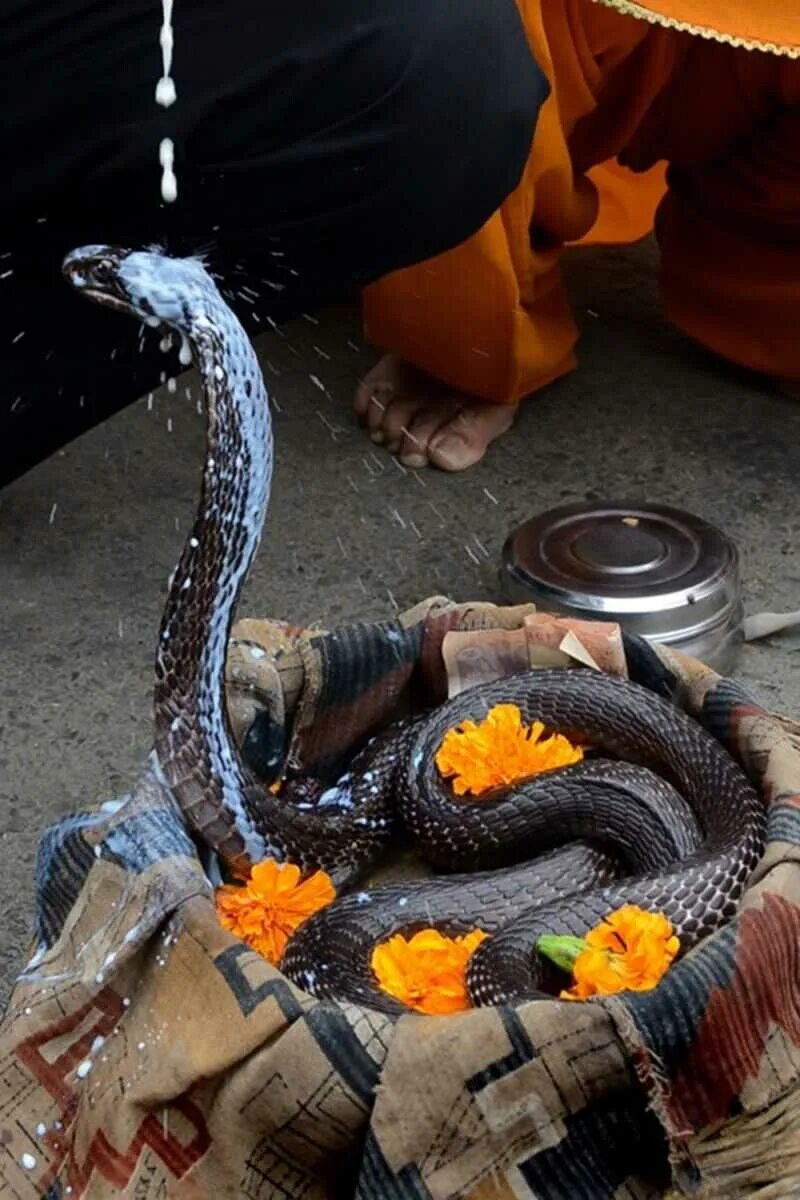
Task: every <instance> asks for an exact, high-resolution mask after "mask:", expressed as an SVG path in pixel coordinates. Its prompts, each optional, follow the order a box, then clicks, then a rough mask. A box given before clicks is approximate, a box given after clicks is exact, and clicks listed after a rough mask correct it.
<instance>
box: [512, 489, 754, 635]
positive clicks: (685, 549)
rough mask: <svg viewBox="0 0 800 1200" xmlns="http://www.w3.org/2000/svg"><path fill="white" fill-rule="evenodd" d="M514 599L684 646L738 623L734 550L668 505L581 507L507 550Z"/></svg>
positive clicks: (520, 534)
mask: <svg viewBox="0 0 800 1200" xmlns="http://www.w3.org/2000/svg"><path fill="white" fill-rule="evenodd" d="M502 576H503V583H504V590H505V591H506V594H507V596H508V597H509V598H510V599H512V600H513V601H524V600H532V601H534V602H535V603H536V604H537V605H539V607H541V608H543V609H548V610H550V611H554V612H561V613H566V614H568V615H570V616H577V617H583V618H586V619H589V620H605V621H618V622H619V623H620V624H621V625H624V627H625V628H626V629H627V630H629V631H630V632H631V633H638V634H641V635H642V636H644V637H647V638H651V639H654V640H663V641H677V640H680V639H681V638H686V637H690V636H693V635H696V634H697V633H698V632H700V631H702V630H703V629H706V628H708V627H709V626H712V625H717V624H719V623H721V622H724V621H726V620H731V619H738V616H737V614H738V613H739V610H740V605H741V596H740V584H739V560H738V553H737V550H736V547H735V545H734V544H733V542H731V540H730V539H729V538H728V537H726V535H725V534H724V533H722V532H721V531H720V530H719V529H716V528H714V526H713V525H709V524H708V523H707V522H705V521H702V520H701V519H700V518H699V517H695V516H692V515H691V513H686V512H682V511H681V510H680V509H677V508H669V507H667V506H666V505H646V506H642V505H637V504H619V503H602V502H601V503H594V502H588V503H580V504H569V505H564V506H563V507H561V508H555V509H551V510H550V511H549V512H545V513H542V514H541V515H540V516H538V517H534V518H533V519H532V520H530V521H526V522H525V524H524V525H521V526H520V527H519V528H518V529H516V530H514V532H513V533H511V534H510V536H509V537H508V539H507V541H506V544H505V546H504V548H503V570H502Z"/></svg>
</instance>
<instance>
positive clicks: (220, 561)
mask: <svg viewBox="0 0 800 1200" xmlns="http://www.w3.org/2000/svg"><path fill="white" fill-rule="evenodd" d="M63 270H64V275H65V277H66V279H67V281H68V282H69V283H70V284H71V286H72V287H73V288H75V289H76V290H77V291H78V292H80V293H82V294H83V295H85V296H86V297H88V298H89V299H91V300H93V301H95V302H96V303H99V304H101V305H105V306H106V307H110V308H114V309H117V310H119V311H122V312H127V313H128V314H130V315H132V316H135V317H137V318H138V319H139V320H140V321H143V322H145V323H146V324H148V325H151V326H154V327H162V326H163V327H166V328H167V329H168V330H172V331H176V332H177V333H178V334H179V335H180V336H181V337H182V338H183V339H184V341H185V342H188V345H189V347H190V350H191V354H192V357H193V359H194V361H195V363H196V365H197V367H198V369H199V371H200V375H201V378H202V381H203V386H204V391H205V398H206V405H207V414H208V426H207V452H206V460H205V464H204V468H203V477H202V487H201V495H200V502H199V505H198V509H197V514H196V518H195V522H194V525H193V528H192V531H191V533H190V535H189V537H188V538H187V540H186V543H185V545H184V547H183V551H182V554H181V557H180V560H179V563H178V566H177V568H176V570H175V573H174V575H173V577H172V580H171V582H170V587H169V592H168V597H167V601H166V606H165V609H164V614H163V617H162V622H161V629H160V633H159V640H158V648H157V654H156V666H155V692H154V724H155V748H156V754H157V757H158V761H159V764H160V767H161V770H162V772H163V774H164V777H165V779H166V781H167V783H168V785H169V787H170V788H171V790H172V793H173V795H174V796H175V798H176V800H177V803H178V804H179V806H180V808H181V810H182V812H183V814H184V818H185V820H186V822H187V824H188V826H189V827H190V828H191V829H192V831H193V833H194V834H195V835H196V836H197V837H198V839H200V840H201V841H202V842H204V843H205V844H207V845H209V846H211V848H212V849H214V850H215V851H216V852H217V853H218V854H219V855H220V857H221V859H222V860H223V861H224V862H225V863H226V864H227V866H228V868H229V869H230V870H231V871H232V872H234V873H241V872H242V871H245V870H246V869H247V868H248V867H249V866H250V865H252V864H253V863H254V862H257V861H259V860H261V859H263V858H266V857H274V858H276V859H278V860H280V861H287V860H288V861H291V862H295V863H297V864H298V865H299V866H300V867H301V868H303V869H304V870H310V869H312V868H316V867H320V868H323V869H324V870H326V871H328V872H329V874H330V875H331V876H332V878H333V880H334V883H335V884H336V886H337V890H338V893H339V895H338V897H337V899H336V901H334V903H333V904H332V905H330V906H329V907H328V908H326V909H324V910H323V911H322V912H320V913H318V914H317V915H316V916H315V917H312V918H311V919H310V920H308V921H307V922H305V924H304V925H302V926H301V927H300V929H299V930H298V932H297V933H296V934H295V935H294V937H293V938H292V939H291V940H290V942H289V945H288V947H287V949H286V952H285V954H284V957H283V961H282V963H281V967H282V969H283V970H284V972H285V973H286V974H287V975H288V976H289V977H290V978H291V979H293V980H294V981H295V982H297V983H298V984H299V985H300V986H302V987H304V988H305V989H306V990H307V991H310V992H312V993H314V994H316V995H319V996H328V997H332V998H335V999H338V1000H354V1001H358V1002H360V1003H363V1004H368V1005H372V1006H373V1007H376V1008H381V1009H384V1010H387V1011H401V1009H400V1006H399V1005H398V1004H397V1002H396V1001H394V1000H392V999H391V998H390V997H388V996H386V995H385V994H384V993H382V992H381V991H380V990H379V989H378V988H377V986H376V984H375V982H374V980H373V978H372V975H371V971H370V966H369V959H370V954H371V950H372V948H373V947H374V945H375V944H376V943H377V942H378V941H381V940H383V939H384V938H386V937H387V936H389V935H390V934H392V933H395V932H401V931H402V932H409V931H412V930H414V929H416V928H420V927H422V926H427V925H435V926H436V927H437V928H440V929H441V930H442V931H443V932H449V933H459V932H466V931H468V930H470V929H472V928H474V927H475V926H476V925H480V926H481V927H482V928H484V929H485V930H486V931H487V932H488V933H489V934H490V935H491V936H490V937H489V938H488V939H487V940H486V941H485V942H484V943H483V944H482V945H481V946H480V947H479V949H478V950H477V951H476V953H475V954H474V955H473V957H472V959H471V962H470V966H469V974H468V986H469V991H470V995H471V998H472V1000H473V1002H474V1003H477V1004H486V1003H496V1002H500V1001H505V1000H508V999H511V998H518V997H520V996H535V995H537V994H542V992H546V991H547V990H548V988H549V987H550V986H552V980H548V968H546V967H545V965H544V964H543V963H542V962H541V960H540V959H539V957H538V956H537V955H536V953H535V951H534V945H535V941H536V939H537V937H538V936H539V934H540V933H544V932H550V933H574V934H578V935H580V934H582V933H584V932H585V931H586V930H587V929H588V928H589V927H590V926H592V925H594V924H596V923H597V922H598V921H599V920H602V918H603V917H604V916H605V915H607V914H608V912H609V911H611V910H612V909H614V908H616V907H618V906H619V905H620V904H623V903H627V902H631V903H636V904H639V905H640V906H642V907H644V908H647V909H650V910H659V911H663V912H665V913H666V914H667V915H668V916H669V917H670V919H671V920H672V922H673V924H674V926H675V928H676V932H677V933H678V934H679V936H680V938H681V949H682V951H684V950H686V949H687V948H689V947H691V946H692V945H693V944H695V943H696V942H697V941H698V940H699V939H700V938H702V937H703V936H705V935H706V934H708V933H710V932H712V931H713V930H714V929H716V928H718V927H719V926H720V925H721V924H723V923H725V922H727V921H728V920H730V918H731V917H732V915H733V914H734V913H735V911H736V907H737V904H738V901H739V898H740V896H741V894H742V891H743V890H744V887H745V885H746V883H747V879H748V877H749V875H750V874H751V872H752V870H753V868H754V867H755V865H756V863H757V861H758V857H759V854H760V852H761V848H762V845H763V837H764V824H765V816H764V812H763V807H762V804H761V801H760V799H759V797H758V795H757V793H756V791H755V789H754V788H753V787H752V786H751V784H750V783H749V782H748V780H747V778H746V777H745V775H744V774H743V772H742V771H741V770H740V768H739V767H738V766H737V765H736V763H735V762H734V761H733V759H732V758H731V757H730V756H729V755H728V754H727V753H726V751H725V750H724V749H723V747H722V746H721V745H720V744H719V743H718V742H717V741H716V740H715V739H714V738H712V737H711V735H710V734H708V733H706V732H705V731H704V730H703V729H702V727H701V726H700V725H699V724H697V723H696V722H694V721H693V720H691V719H690V718H689V717H688V716H686V715H685V714H684V713H683V712H681V711H680V710H678V709H677V708H676V707H674V706H673V705H671V704H670V703H669V702H667V701H666V700H662V699H661V698H659V697H657V696H655V695H653V694H652V693H651V692H649V691H647V690H645V689H644V688H641V687H639V686H638V685H636V684H634V683H631V682H627V681H622V680H618V679H614V678H611V677H609V676H604V675H599V674H597V673H595V672H588V671H533V672H527V673H524V674H521V675H518V676H514V677H512V678H509V679H504V680H500V681H498V682H496V683H493V684H489V685H482V686H480V687H478V688H474V689H470V690H469V691H466V692H464V693H462V694H461V695H459V696H457V697H456V698H455V699H453V700H450V701H448V702H447V703H446V704H443V705H441V706H440V707H439V708H437V709H436V710H434V711H432V712H430V713H427V714H424V715H423V716H421V717H418V718H416V719H414V720H413V721H411V722H406V723H401V724H400V725H398V726H397V727H395V728H392V729H389V730H385V731H382V732H379V733H378V734H377V735H376V736H375V737H374V738H373V740H372V741H371V742H370V743H369V744H368V745H367V746H366V747H365V748H363V749H362V750H360V751H359V753H358V755H356V757H355V758H354V759H353V761H352V762H351V763H350V766H349V769H348V774H347V775H346V776H345V777H344V778H342V779H341V780H339V781H338V783H337V784H336V786H335V787H330V786H327V785H326V783H324V782H323V781H321V780H313V779H299V780H295V781H289V782H288V783H287V784H286V785H285V787H284V788H283V789H282V791H281V794H280V795H279V796H275V795H272V794H271V793H270V792H269V791H268V790H267V789H266V788H265V786H264V784H263V782H259V781H258V780H256V779H255V778H253V777H252V775H251V773H250V772H249V771H248V769H247V767H246V765H245V764H244V762H243V761H242V758H241V755H240V753H239V750H238V747H237V745H236V743H235V739H234V738H233V735H232V732H231V728H230V724H229V721H228V715H227V709H226V702H225V685H224V667H225V654H226V649H227V644H228V638H229V634H230V629H231V625H232V621H233V617H234V613H235V610H236V605H237V601H238V598H239V594H240V592H241V588H242V586H243V583H244V580H245V578H246V576H247V572H248V570H249V567H250V564H251V562H252V560H253V557H254V555H255V553H256V550H257V547H258V543H259V540H260V536H261V530H262V527H263V523H264V519H265V516H266V511H267V505H268V501H269V492H270V484H271V477H272V459H273V437H272V429H271V421H270V412H269V400H268V396H267V392H266V388H265V386H264V382H263V378H262V375H261V371H260V369H259V366H258V362H257V359H256V356H255V353H254V351H253V349H252V346H251V345H250V342H249V340H248V338H247V336H246V335H245V333H244V331H243V329H242V327H241V326H240V324H239V322H238V320H237V319H236V317H235V315H234V314H233V313H232V312H231V310H230V309H229V308H228V306H227V305H226V304H225V302H224V300H223V299H222V297H221V296H220V294H219V292H218V290H217V287H216V285H215V283H214V281H213V280H212V278H211V277H210V275H209V274H208V272H207V271H206V269H205V267H204V265H203V263H202V262H201V261H200V260H199V259H193V258H190V259H176V258H170V257H167V256H166V255H163V254H161V253H159V252H158V251H155V250H147V251H127V250H120V249H116V248H113V247H108V246H89V247H84V248H82V249H80V250H76V251H74V252H72V253H71V254H70V255H68V256H67V258H66V259H65V261H64V267H63ZM500 702H503V703H509V702H511V703H515V704H517V705H518V706H519V708H520V709H521V711H522V714H523V717H524V718H525V719H526V720H527V721H534V720H541V721H542V722H543V723H544V724H545V726H546V727H547V728H549V729H553V730H558V731H560V732H562V733H564V734H566V735H567V736H572V737H578V738H581V739H584V740H586V741H588V742H589V743H590V745H591V746H592V748H593V754H592V755H589V756H587V758H586V759H585V760H584V761H583V762H581V763H579V764H576V765H575V766H571V767H567V768H565V769H563V770H560V771H555V772H550V773H548V774H547V775H543V776H539V777H538V778H536V779H533V780H531V781H528V782H523V783H521V784H518V785H515V786H514V787H512V788H511V789H509V790H507V791H506V792H504V793H497V794H492V795H490V796H488V797H483V798H481V801H480V802H477V803H476V802H470V801H468V800H464V799H457V798H456V797H455V796H454V795H453V794H452V792H451V789H450V788H449V786H448V785H447V784H446V783H445V782H444V781H442V779H441V778H440V777H439V774H438V772H437V770H436V767H435V763H434V758H435V754H436V750H437V749H438V746H439V745H440V743H441V740H442V737H443V736H444V734H445V733H446V731H447V730H448V729H450V728H452V727H453V726H455V725H457V724H458V723H459V722H460V721H462V720H464V719H465V718H468V717H469V718H472V719H480V718H481V717H482V716H484V715H485V714H486V713H487V712H488V710H489V708H490V707H491V706H492V705H494V704H496V703H500ZM401 828H402V829H404V830H405V831H406V832H407V833H410V834H411V836H412V837H413V838H414V840H415V841H416V843H417V845H418V847H419V848H420V849H421V850H422V852H423V853H424V854H425V855H426V856H427V858H428V859H429V861H430V862H431V863H432V864H433V865H434V866H435V867H437V868H439V869H440V871H442V872H444V874H440V875H438V876H437V877H435V878H433V879H426V880H423V881H418V882H414V883H407V884H392V885H387V886H384V887H379V888H372V889H368V890H364V891H358V890H354V889H355V887H356V886H357V885H358V881H359V878H360V877H361V876H362V875H363V874H364V873H365V872H366V871H367V870H368V868H369V867H370V866H371V865H372V864H373V863H374V862H375V861H376V860H377V859H378V857H379V856H380V855H381V853H382V852H383V851H384V850H385V849H386V848H387V846H388V845H389V844H390V842H391V840H392V838H393V837H394V835H395V832H396V831H397V830H399V829H401Z"/></svg>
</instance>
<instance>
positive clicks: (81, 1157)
mask: <svg viewBox="0 0 800 1200" xmlns="http://www.w3.org/2000/svg"><path fill="white" fill-rule="evenodd" d="M529 611H530V609H529V608H524V609H517V608H499V607H495V606H493V605H487V604H474V605H469V604H467V605H457V604H453V603H451V602H449V601H448V600H446V599H444V598H442V597H434V598H433V599H430V600H426V601H424V602H423V603H421V604H419V605H417V606H416V607H415V608H414V609H412V610H410V611H409V612H406V613H403V614H401V615H400V616H398V617H395V618H393V619H392V620H388V621H382V622H375V623H369V624H359V625H352V626H347V627H343V628H340V629H338V630H336V631H334V632H332V633H326V632H324V631H321V630H300V629H293V628H292V627H290V626H287V625H285V624H281V623H278V622H270V621H255V620H253V621H243V622H240V624H239V625H238V626H237V628H236V629H235V630H234V636H233V639H232V643H231V649H230V654H229V661H228V686H229V709H230V713H231V716H232V720H233V725H234V729H235V731H236V734H237V737H238V738H239V740H240V743H241V744H242V747H243V751H244V753H245V756H246V757H248V758H249V760H250V762H251V765H252V766H253V767H255V768H256V769H257V767H258V762H259V759H260V756H261V755H265V754H266V755H269V754H271V753H272V752H273V751H274V747H275V746H276V745H277V746H280V748H281V750H282V752H283V753H284V754H285V756H286V761H287V763H288V765H289V767H290V768H292V769H297V770H300V769H302V770H306V771H311V772H317V773H324V774H327V773H331V774H335V773H336V772H337V771H340V770H342V769H343V765H344V763H345V762H346V761H347V758H348V756H349V753H350V751H351V748H352V747H353V746H354V745H355V744H357V743H359V742H363V739H364V736H365V735H366V734H367V733H369V732H370V731H371V730H372V729H374V728H376V727H378V726H379V725H381V724H383V723H385V722H386V721H387V720H389V719H390V718H391V717H392V716H393V715H395V714H396V713H397V712H399V711H401V710H404V711H408V710H409V709H411V710H413V709H414V708H415V707H418V706H420V705H430V704H431V703H436V702H439V701H441V700H442V699H443V698H444V696H445V694H446V688H447V682H446V678H445V673H444V668H443V656H442V642H443V639H444V637H445V635H446V634H447V633H448V632H449V631H451V630H478V629H490V628H505V629H514V628H517V627H519V625H520V624H521V622H522V621H523V619H524V616H525V614H526V613H527V612H529ZM625 652H626V657H627V663H628V670H629V674H630V676H631V678H633V679H635V680H637V681H638V682H639V683H641V684H643V685H645V686H646V687H648V688H651V689H652V690H653V691H654V692H656V693H658V694H660V695H661V696H665V697H668V698H671V699H672V700H673V701H674V702H675V703H677V704H679V705H680V706H682V707H683V708H684V709H686V710H687V711H688V712H689V713H691V714H692V715H693V716H694V717H696V718H697V719H698V720H699V721H701V722H702V723H703V724H704V725H705V726H706V728H707V729H709V730H710V731H711V732H712V733H713V734H714V735H715V736H716V737H717V738H718V739H719V740H720V741H721V742H722V743H723V744H724V745H725V746H726V747H727V748H728V750H729V751H730V753H731V754H732V755H733V756H734V757H735V758H737V759H738V761H739V762H740V763H741V765H742V766H743V768H744V770H745V771H746V772H747V774H748V775H749V777H750V778H751V780H752V781H753V782H754V783H755V784H756V786H757V787H758V788H759V789H760V792H761V794H762V795H763V798H764V803H765V805H767V806H768V810H769V818H768V841H767V846H766V850H765V853H764V857H763V859H762V861H761V863H760V866H759V868H758V869H757V871H756V873H755V875H754V877H753V879H752V880H751V882H750V887H749V890H748V892H747V894H746V896H745V899H744V902H743V904H742V906H741V910H740V913H739V916H738V917H737V919H736V920H735V921H734V922H733V923H732V924H731V925H729V926H728V927H727V928H725V929H724V930H722V931H721V932H719V933H717V934H715V935H714V936H713V937H711V938H709V939H708V940H707V941H705V942H704V943H703V944H701V945H700V946H699V947H697V949H696V950H695V951H693V952H692V953H691V954H689V955H688V956H687V957H686V958H684V959H682V960H681V961H680V962H679V963H677V964H676V965H675V966H674V967H673V968H672V969H671V970H670V971H669V972H668V974H667V976H666V977H665V979H664V980H663V981H662V983H661V984H660V985H659V987H658V988H656V989H655V990H654V991H652V992H649V993H645V994H640V995H630V994H628V995H625V996H622V997H609V998H606V999H604V1000H600V1001H592V1002H589V1003H584V1004H574V1003H573V1004H569V1003H564V1002H559V1001H557V1000H553V1001H537V1002H533V1003H526V1004H523V1005H521V1006H514V1007H512V1006H506V1007H503V1008H497V1009H491V1008H489V1009H476V1010H472V1011H469V1012H465V1013H460V1014H457V1015H454V1016H450V1017H435V1018H434V1017H424V1016H419V1015H416V1014H408V1015H407V1016H403V1017H401V1018H400V1019H399V1020H393V1019H392V1018H390V1017H387V1016H385V1015H382V1014H378V1013H374V1012H371V1011H367V1010H362V1009H359V1008H357V1007H354V1006H347V1005H343V1006H339V1005H336V1004H334V1003H331V1002H323V1001H318V1000H316V999H314V998H313V997H311V996H309V995H306V994H305V993H303V992H302V991H301V990H300V989H299V988H297V987H295V986H294V985H292V984H291V983H289V982H288V981H287V980H286V979H285V978H283V977H282V975H281V974H280V972H279V971H278V970H276V969H275V968H273V967H271V966H269V965H268V964H267V963H266V962H265V961H264V960H263V959H261V958H260V957H259V956H258V955H257V954H255V953H253V952H252V951H250V950H249V949H248V948H247V947H246V946H244V945H243V944H242V943H240V942H238V941H237V940H236V939H235V938H233V937H232V936H231V935H230V934H228V933H227V932H226V931H224V930H223V929H222V928H221V927H220V925H219V923H218V921H217V917H216V913H215V909H214V903H213V892H212V889H211V886H210V884H209V881H208V877H207V871H208V869H209V863H208V861H206V862H203V861H202V860H203V858H204V857H206V856H204V855H203V853H202V851H201V852H200V853H199V854H198V850H197V848H196V847H195V845H194V843H193V842H192V840H191V839H190V838H189V836H188V835H187V832H186V831H185V829H184V826H183V823H182V820H181V815H180V812H179V811H178V809H177V806H176V804H175V802H174V800H173V798H172V797H171V795H170V794H169V792H168V791H167V790H166V789H165V787H164V786H163V785H162V784H160V783H159V782H158V780H157V778H156V775H155V773H154V772H153V771H152V769H151V768H150V766H146V767H145V769H144V770H143V772H142V775H141V777H140V779H139V781H138V782H137V784H136V786H135V788H134V789H133V791H132V792H131V793H130V795H128V796H125V797H121V798H119V799H117V800H115V801H112V802H110V803H107V804H105V805H103V806H102V807H100V808H99V809H93V810H91V811H83V812H77V813H75V814H74V815H73V816H70V817H68V818H66V819H64V820H62V821H61V822H59V824H58V825H57V826H55V827H54V828H53V829H51V830H49V831H48V832H47V833H46V834H45V836H44V838H43V840H42V843H41V847H40V851H39V860H38V866H37V906H36V915H35V945H34V947H33V950H32V956H31V959H30V961H29V963H28V965H27V966H26V968H25V970H24V971H23V973H22V975H21V976H20V978H19V980H18V982H17V984H16V987H15V990H14V993H13V996H12V999H11V1003H10V1006H9V1009H8V1012H7V1014H6V1017H5V1020H4V1022H3V1024H2V1027H0V1151H1V1153H0V1197H2V1198H3V1200H5V1198H6V1197H8V1198H9V1200H11V1198H12V1197H13V1198H14V1200H28V1198H30V1200H34V1198H36V1200H39V1198H41V1197H46V1198H47V1200H66V1198H67V1197H69V1198H70V1200H78V1198H79V1197H90V1198H95V1197H107V1196H108V1197H110V1196H117V1195H124V1196H126V1197H136V1198H137V1200H142V1198H146V1200H151V1198H152V1200H156V1198H159V1200H161V1198H167V1197H169V1198H173V1197H178V1198H184V1197H185V1198H186V1200H201V1198H206V1197H208V1198H210V1200H224V1198H227V1197H231V1198H235V1200H256V1198H258V1200H278V1198H281V1200H353V1198H357V1200H456V1198H464V1200H532V1198H533V1197H537V1198H547V1200H556V1198H563V1200H579V1198H581V1197H586V1198H587V1200H595V1198H597V1200H601V1198H603V1200H605V1198H608V1200H611V1198H612V1197H614V1198H616V1200H623V1198H626V1200H627V1198H631V1200H633V1198H636V1200H642V1198H644V1197H656V1196H713V1197H725V1198H726V1200H728V1198H730V1197H735V1196H747V1197H751V1196H752V1197H784V1196H785V1197H790V1196H798V1195H800V727H799V726H797V725H794V724H792V723H791V722H789V721H787V720H784V719H782V718H780V717H778V716H775V715H773V714H770V713H767V712H765V711H763V710H761V709H760V708H759V707H758V706H757V705H756V704H754V703H753V701H752V700H750V699H749V698H748V696H747V695H746V693H745V692H744V691H743V690H742V689H741V688H740V687H739V686H738V685H737V684H735V683H732V682H731V681H729V680H723V679H720V678H719V677H718V676H717V675H715V674H714V673H713V672H711V671H710V670H708V669H707V668H705V667H703V666H702V665H701V664H699V663H697V662H694V661H690V660H687V659H685V658H681V657H679V656H677V655H675V654H672V653H670V652H668V651H666V650H655V649H652V648H651V647H649V646H648V645H646V644H645V643H643V642H640V641H638V640H636V639H626V640H625Z"/></svg>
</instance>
